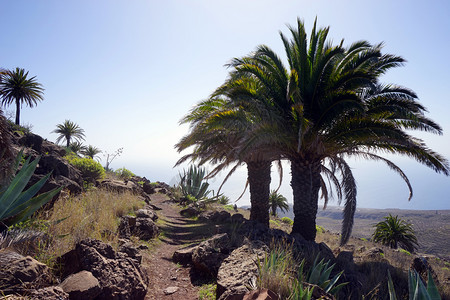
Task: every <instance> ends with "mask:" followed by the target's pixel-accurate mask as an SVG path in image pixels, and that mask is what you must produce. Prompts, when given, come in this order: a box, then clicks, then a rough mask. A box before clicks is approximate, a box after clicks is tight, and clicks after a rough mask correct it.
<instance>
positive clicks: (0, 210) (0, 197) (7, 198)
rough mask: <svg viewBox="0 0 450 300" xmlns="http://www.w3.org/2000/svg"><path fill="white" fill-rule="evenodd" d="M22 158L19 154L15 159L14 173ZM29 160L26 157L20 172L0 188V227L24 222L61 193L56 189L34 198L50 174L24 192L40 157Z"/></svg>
mask: <svg viewBox="0 0 450 300" xmlns="http://www.w3.org/2000/svg"><path fill="white" fill-rule="evenodd" d="M22 158H23V153H22V152H20V153H19V154H18V155H17V158H16V162H15V167H14V172H15V171H16V170H17V168H18V167H19V164H20V162H21V160H22ZM30 159H31V157H28V159H27V160H26V161H25V162H24V163H23V164H22V167H21V169H20V171H19V172H18V173H17V174H16V175H15V176H14V178H13V179H12V181H11V183H10V184H9V185H7V186H4V187H3V186H2V187H0V223H1V224H0V225H7V226H10V225H14V224H16V223H19V222H21V221H24V220H25V219H27V218H28V217H29V216H31V215H32V214H33V213H34V212H35V211H36V210H38V209H39V208H40V207H41V206H42V205H44V204H45V203H47V202H48V201H50V200H51V199H52V198H53V197H54V196H55V195H56V194H57V193H59V192H60V191H61V188H58V189H54V190H51V191H49V192H46V193H43V194H40V195H38V196H36V197H34V196H35V195H36V193H37V192H38V191H39V190H40V189H41V187H42V186H43V185H44V184H45V182H46V181H47V179H48V178H49V177H50V174H47V175H46V176H44V177H43V178H42V179H40V180H39V181H38V182H37V183H35V184H34V185H32V186H31V187H29V188H28V189H27V190H26V191H24V189H25V187H26V185H27V184H28V182H29V181H30V178H31V176H33V174H34V171H35V170H36V166H37V164H38V162H39V159H40V157H38V158H36V159H35V160H34V161H33V162H30ZM0 229H1V228H0Z"/></svg>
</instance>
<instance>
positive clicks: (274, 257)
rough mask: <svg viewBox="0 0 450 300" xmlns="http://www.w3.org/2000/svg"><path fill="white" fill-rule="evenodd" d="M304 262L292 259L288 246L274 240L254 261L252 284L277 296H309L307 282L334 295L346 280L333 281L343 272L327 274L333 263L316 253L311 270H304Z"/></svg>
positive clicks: (289, 246) (286, 297) (308, 297)
mask: <svg viewBox="0 0 450 300" xmlns="http://www.w3.org/2000/svg"><path fill="white" fill-rule="evenodd" d="M305 262H306V260H305V259H303V260H302V261H301V262H300V263H299V262H298V260H296V259H295V258H294V253H293V248H292V245H286V244H285V243H278V244H275V245H274V246H272V249H271V250H270V252H269V253H268V254H266V256H265V257H264V259H263V260H258V276H257V280H256V283H255V285H256V287H258V288H267V289H269V290H271V291H273V292H275V293H276V294H277V295H278V296H279V297H280V299H311V296H312V293H313V290H314V288H305V287H304V285H303V283H304V282H307V283H310V284H314V285H317V286H319V287H320V288H322V289H323V290H324V291H325V292H326V293H330V294H333V295H336V294H337V293H338V292H339V290H340V289H341V288H342V287H343V286H344V285H346V283H341V284H337V282H338V280H339V278H340V277H341V275H342V274H343V271H341V272H339V273H337V274H336V275H335V276H333V277H331V274H332V271H333V268H334V264H333V265H331V266H329V262H325V261H324V259H322V260H320V261H319V255H317V256H316V259H315V260H314V262H313V264H312V266H311V269H310V270H309V271H305V270H304V268H305Z"/></svg>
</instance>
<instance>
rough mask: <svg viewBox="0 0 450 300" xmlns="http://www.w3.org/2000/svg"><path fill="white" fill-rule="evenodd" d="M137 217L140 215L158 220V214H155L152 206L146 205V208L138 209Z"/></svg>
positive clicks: (140, 216)
mask: <svg viewBox="0 0 450 300" xmlns="http://www.w3.org/2000/svg"><path fill="white" fill-rule="evenodd" d="M136 217H138V218H150V219H152V220H153V221H156V220H158V216H157V215H156V214H155V212H154V211H153V210H152V209H151V207H150V206H146V207H144V208H141V209H138V210H137V211H136Z"/></svg>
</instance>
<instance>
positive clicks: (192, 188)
mask: <svg viewBox="0 0 450 300" xmlns="http://www.w3.org/2000/svg"><path fill="white" fill-rule="evenodd" d="M205 174H206V170H205V168H202V167H197V166H194V165H191V166H190V167H189V169H188V170H187V171H186V170H184V174H183V175H181V174H180V187H181V191H182V193H183V196H185V197H187V196H188V195H190V196H192V197H194V198H195V199H197V200H201V199H203V198H206V197H207V196H208V194H209V192H210V191H208V187H209V183H208V182H206V179H205Z"/></svg>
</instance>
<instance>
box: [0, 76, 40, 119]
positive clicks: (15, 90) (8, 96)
mask: <svg viewBox="0 0 450 300" xmlns="http://www.w3.org/2000/svg"><path fill="white" fill-rule="evenodd" d="M5 73H6V74H5V75H4V76H3V79H2V80H1V81H0V96H1V98H2V105H11V104H12V103H15V104H16V124H17V125H20V109H21V106H22V105H23V104H24V103H25V104H26V105H28V106H30V107H33V106H34V105H36V104H37V102H38V101H42V100H43V99H44V96H43V92H44V89H43V88H42V85H41V84H40V83H38V82H37V81H36V77H35V76H33V77H31V78H28V72H25V70H24V69H21V68H16V69H15V70H12V71H11V70H9V71H6V72H5Z"/></svg>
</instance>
